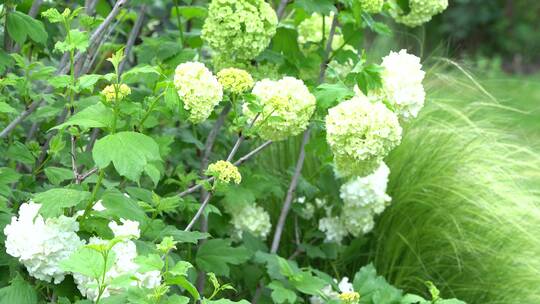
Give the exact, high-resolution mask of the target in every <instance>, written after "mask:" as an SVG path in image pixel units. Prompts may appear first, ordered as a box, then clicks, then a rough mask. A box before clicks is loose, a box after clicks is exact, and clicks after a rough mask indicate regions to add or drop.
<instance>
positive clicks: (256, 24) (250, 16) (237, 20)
mask: <svg viewBox="0 0 540 304" xmlns="http://www.w3.org/2000/svg"><path fill="white" fill-rule="evenodd" d="M277 23H278V19H277V16H276V13H275V12H274V10H273V9H272V7H271V6H270V5H269V4H268V3H266V2H265V1H264V0H213V1H212V2H211V3H210V6H209V8H208V17H207V18H206V21H205V23H204V26H203V29H202V38H203V40H205V41H206V42H207V43H208V44H209V45H210V47H211V48H212V49H213V50H214V51H215V52H217V53H219V54H222V55H224V56H226V57H230V58H234V59H235V60H239V61H242V60H244V61H247V60H251V59H253V58H255V57H256V56H257V55H259V54H260V53H261V52H262V51H263V50H264V49H265V48H266V47H267V46H268V44H269V43H270V39H272V36H274V34H275V33H276V27H277Z"/></svg>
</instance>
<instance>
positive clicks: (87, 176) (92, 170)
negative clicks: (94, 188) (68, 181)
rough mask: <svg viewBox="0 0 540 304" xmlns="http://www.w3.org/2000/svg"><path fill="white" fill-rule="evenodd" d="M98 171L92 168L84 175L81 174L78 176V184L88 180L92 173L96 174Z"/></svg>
mask: <svg viewBox="0 0 540 304" xmlns="http://www.w3.org/2000/svg"><path fill="white" fill-rule="evenodd" d="M97 171H98V168H92V169H90V170H89V171H88V172H86V173H84V174H81V176H80V182H81V183H82V182H83V181H84V180H85V179H87V178H89V177H90V176H92V175H93V174H94V173H96V172H97Z"/></svg>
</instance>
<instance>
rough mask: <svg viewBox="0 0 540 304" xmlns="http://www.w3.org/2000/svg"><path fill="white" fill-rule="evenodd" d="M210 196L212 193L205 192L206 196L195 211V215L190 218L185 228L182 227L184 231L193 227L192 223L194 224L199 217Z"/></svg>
mask: <svg viewBox="0 0 540 304" xmlns="http://www.w3.org/2000/svg"><path fill="white" fill-rule="evenodd" d="M211 197H212V195H211V194H210V193H207V194H206V197H205V198H204V200H203V202H202V204H201V206H200V207H199V210H197V213H195V216H193V218H192V219H191V222H189V224H188V225H187V227H186V229H184V231H190V230H191V228H193V225H195V223H196V222H197V220H198V219H199V217H201V215H202V213H203V212H204V209H205V208H206V206H207V205H208V202H209V201H210V198H211Z"/></svg>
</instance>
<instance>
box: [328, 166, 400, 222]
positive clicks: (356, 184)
mask: <svg viewBox="0 0 540 304" xmlns="http://www.w3.org/2000/svg"><path fill="white" fill-rule="evenodd" d="M389 175H390V169H389V168H388V166H387V165H386V164H385V163H384V162H382V163H381V165H380V166H379V168H378V169H377V170H375V172H373V174H371V175H368V176H366V177H355V178H352V179H351V180H350V181H348V182H347V183H345V184H343V185H342V186H341V188H340V194H339V196H340V198H341V199H342V200H343V203H344V204H345V205H346V206H356V207H361V208H368V209H370V210H373V212H374V213H375V214H380V213H381V212H383V211H384V209H385V208H386V206H387V204H388V203H389V202H390V201H391V200H392V198H391V197H390V196H388V194H386V186H387V184H388V176H389Z"/></svg>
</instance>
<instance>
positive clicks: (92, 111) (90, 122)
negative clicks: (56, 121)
mask: <svg viewBox="0 0 540 304" xmlns="http://www.w3.org/2000/svg"><path fill="white" fill-rule="evenodd" d="M113 116H114V115H113V112H112V110H111V109H109V108H107V107H106V106H105V105H104V104H102V103H101V102H99V103H96V104H95V105H91V106H89V107H87V108H85V109H84V110H82V111H80V112H78V113H75V115H73V116H71V117H70V118H69V119H68V120H67V121H66V122H64V123H63V124H60V125H58V126H56V127H54V128H52V130H55V129H63V128H65V127H68V126H79V127H82V128H85V129H89V128H107V127H109V126H110V125H111V124H112V121H113Z"/></svg>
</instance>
